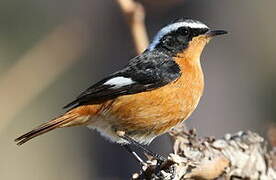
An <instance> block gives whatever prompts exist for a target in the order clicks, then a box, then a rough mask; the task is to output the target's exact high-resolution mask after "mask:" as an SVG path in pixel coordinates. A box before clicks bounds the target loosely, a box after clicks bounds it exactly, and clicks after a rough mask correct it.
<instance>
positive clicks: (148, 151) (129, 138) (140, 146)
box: [120, 133, 166, 164]
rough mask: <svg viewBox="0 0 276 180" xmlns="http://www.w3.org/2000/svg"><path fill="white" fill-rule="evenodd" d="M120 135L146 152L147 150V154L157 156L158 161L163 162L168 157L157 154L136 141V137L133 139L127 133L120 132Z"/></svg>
mask: <svg viewBox="0 0 276 180" xmlns="http://www.w3.org/2000/svg"><path fill="white" fill-rule="evenodd" d="M120 137H121V138H123V139H125V140H126V141H128V142H129V143H131V144H133V145H135V146H136V147H138V148H140V149H142V150H143V151H144V152H146V153H147V154H149V155H151V156H153V157H154V158H156V160H157V161H158V162H157V164H158V163H162V162H164V161H165V160H166V159H165V158H164V157H163V156H161V155H160V154H157V153H155V152H152V151H151V150H149V149H148V148H146V147H145V146H143V145H142V144H140V143H138V142H136V141H135V140H134V139H132V138H131V137H129V136H127V135H125V134H124V133H123V134H120Z"/></svg>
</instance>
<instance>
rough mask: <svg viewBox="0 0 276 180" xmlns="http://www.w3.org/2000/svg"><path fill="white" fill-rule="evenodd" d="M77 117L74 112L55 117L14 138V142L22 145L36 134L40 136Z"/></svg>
mask: <svg viewBox="0 0 276 180" xmlns="http://www.w3.org/2000/svg"><path fill="white" fill-rule="evenodd" d="M78 117H79V115H78V114H76V113H66V114H64V115H63V116H61V117H58V118H55V119H53V120H51V121H49V122H46V123H44V124H41V125H40V126H38V127H37V128H35V129H33V130H31V131H30V132H28V133H26V134H24V135H22V136H20V137H18V138H16V139H15V142H17V145H22V144H24V143H26V142H27V141H29V140H31V139H33V138H35V137H37V136H40V135H42V134H44V133H47V132H49V131H52V130H54V129H56V128H59V127H63V126H64V125H66V124H68V123H70V122H71V121H73V120H75V119H76V118H78Z"/></svg>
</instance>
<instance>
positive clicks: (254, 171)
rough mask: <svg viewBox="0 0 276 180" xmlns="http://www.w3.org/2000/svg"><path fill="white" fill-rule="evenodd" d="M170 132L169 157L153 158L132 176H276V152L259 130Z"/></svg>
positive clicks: (174, 179) (264, 179)
mask: <svg viewBox="0 0 276 180" xmlns="http://www.w3.org/2000/svg"><path fill="white" fill-rule="evenodd" d="M170 135H171V137H172V139H173V141H174V142H173V151H174V153H171V154H169V156H168V160H167V161H166V162H164V163H163V164H162V165H161V166H156V160H154V159H149V160H148V162H147V165H145V166H143V167H142V170H141V172H140V173H135V174H133V176H132V179H150V180H157V179H164V180H180V179H225V180H230V179H231V180H234V179H260V180H275V179H276V171H275V164H276V162H275V161H276V156H275V155H276V151H275V149H274V150H271V151H268V150H267V143H266V142H264V139H263V138H262V137H261V136H259V135H258V134H257V133H254V132H251V131H246V132H238V133H236V134H226V135H225V136H224V137H223V138H221V139H215V138H212V137H207V138H198V137H197V136H196V133H195V131H194V130H191V131H189V132H185V131H184V130H183V128H182V127H178V128H175V129H174V130H172V132H171V133H170Z"/></svg>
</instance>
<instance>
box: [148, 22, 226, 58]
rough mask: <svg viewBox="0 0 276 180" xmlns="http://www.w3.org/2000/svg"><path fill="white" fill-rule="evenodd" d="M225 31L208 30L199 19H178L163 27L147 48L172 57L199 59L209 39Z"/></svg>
mask: <svg viewBox="0 0 276 180" xmlns="http://www.w3.org/2000/svg"><path fill="white" fill-rule="evenodd" d="M226 33H227V32H226V31H224V30H210V28H209V27H208V26H206V25H205V24H203V23H202V22H200V21H196V20H191V19H179V20H177V21H174V22H173V23H171V24H169V25H167V26H165V27H163V28H162V29H161V30H160V31H159V32H158V33H157V34H156V36H155V37H154V39H153V41H152V42H151V44H150V45H149V47H148V49H147V50H149V51H153V50H157V51H161V52H165V53H167V54H169V55H171V56H174V57H188V59H199V57H200V55H201V52H202V50H203V48H204V46H205V45H206V44H207V43H208V42H209V40H210V39H212V38H213V37H214V36H217V35H222V34H226Z"/></svg>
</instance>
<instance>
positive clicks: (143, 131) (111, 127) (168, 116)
mask: <svg viewBox="0 0 276 180" xmlns="http://www.w3.org/2000/svg"><path fill="white" fill-rule="evenodd" d="M189 68H190V69H188V68H187V69H185V71H184V70H183V71H182V72H183V75H182V76H181V78H179V79H178V80H176V81H174V82H173V83H171V84H169V85H166V86H164V87H161V88H158V89H155V90H152V91H148V92H143V93H138V94H133V95H126V96H121V97H118V98H116V99H115V100H112V101H108V102H106V103H104V104H103V105H102V107H101V110H99V111H98V113H97V120H96V121H91V122H93V123H92V124H91V126H90V127H93V128H96V129H98V130H99V131H100V132H102V134H103V135H104V136H107V137H110V136H113V137H112V138H114V136H116V135H115V134H114V131H116V130H120V131H125V132H126V133H127V134H128V135H129V136H131V137H132V138H133V139H135V140H136V141H138V142H141V143H150V141H151V140H152V139H153V138H154V137H156V136H158V135H160V134H163V133H166V132H167V131H169V130H170V129H171V128H173V127H174V126H175V125H177V124H178V123H181V122H182V121H184V120H186V119H187V118H188V117H189V116H190V115H191V113H192V112H193V111H194V110H195V108H196V106H197V104H198V102H199V100H200V97H201V96H202V92H203V87H204V83H203V74H202V71H201V67H200V65H199V66H190V67H189ZM107 126H108V127H107ZM112 138H111V139H112ZM113 141H117V142H118V139H115V140H113Z"/></svg>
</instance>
